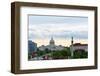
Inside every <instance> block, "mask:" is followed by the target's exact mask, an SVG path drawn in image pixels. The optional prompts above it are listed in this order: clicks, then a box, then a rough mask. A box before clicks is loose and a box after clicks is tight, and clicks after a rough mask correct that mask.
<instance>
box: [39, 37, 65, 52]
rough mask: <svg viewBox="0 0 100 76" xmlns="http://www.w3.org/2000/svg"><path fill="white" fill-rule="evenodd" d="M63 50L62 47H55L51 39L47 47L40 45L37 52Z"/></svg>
mask: <svg viewBox="0 0 100 76" xmlns="http://www.w3.org/2000/svg"><path fill="white" fill-rule="evenodd" d="M63 49H64V46H62V45H58V46H57V45H55V41H54V39H53V37H52V38H51V40H50V42H49V45H47V46H44V45H42V46H40V47H39V50H41V51H44V50H50V51H58V50H59V51H60V50H63Z"/></svg>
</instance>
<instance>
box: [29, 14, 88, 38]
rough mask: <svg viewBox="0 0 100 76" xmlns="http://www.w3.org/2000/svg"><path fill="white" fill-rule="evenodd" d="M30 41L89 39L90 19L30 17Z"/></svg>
mask: <svg viewBox="0 0 100 76" xmlns="http://www.w3.org/2000/svg"><path fill="white" fill-rule="evenodd" d="M28 29H29V32H28V33H29V39H46V38H51V37H52V36H53V37H54V38H59V39H61V38H63V39H64V38H70V37H71V36H73V37H75V38H81V39H87V38H88V17H62V16H42V15H41V16H38V15H35V16H33V15H32V16H29V28H28Z"/></svg>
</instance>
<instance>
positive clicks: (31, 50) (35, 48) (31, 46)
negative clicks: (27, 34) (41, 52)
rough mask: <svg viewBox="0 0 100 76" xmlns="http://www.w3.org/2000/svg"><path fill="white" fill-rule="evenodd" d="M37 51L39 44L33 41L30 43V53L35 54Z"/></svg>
mask: <svg viewBox="0 0 100 76" xmlns="http://www.w3.org/2000/svg"><path fill="white" fill-rule="evenodd" d="M36 51H37V44H36V43H35V42H32V41H31V40H29V41H28V52H29V53H33V52H36Z"/></svg>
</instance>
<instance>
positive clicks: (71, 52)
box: [71, 37, 73, 57]
mask: <svg viewBox="0 0 100 76" xmlns="http://www.w3.org/2000/svg"><path fill="white" fill-rule="evenodd" d="M71 56H72V57H73V37H72V38H71Z"/></svg>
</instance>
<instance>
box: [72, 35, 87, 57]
mask: <svg viewBox="0 0 100 76" xmlns="http://www.w3.org/2000/svg"><path fill="white" fill-rule="evenodd" d="M70 49H71V56H73V52H74V51H82V50H83V51H88V44H81V43H74V41H73V37H72V40H71V45H70Z"/></svg>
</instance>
